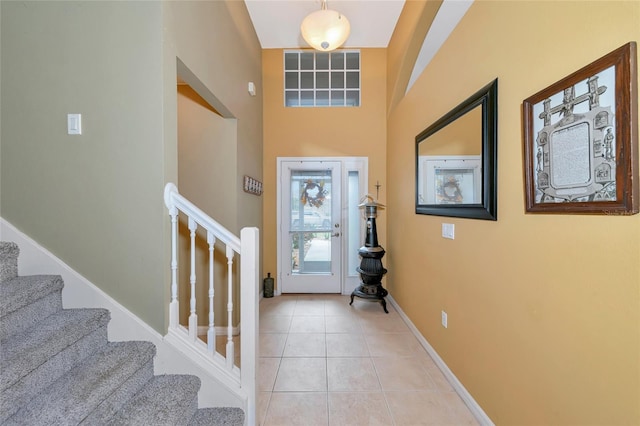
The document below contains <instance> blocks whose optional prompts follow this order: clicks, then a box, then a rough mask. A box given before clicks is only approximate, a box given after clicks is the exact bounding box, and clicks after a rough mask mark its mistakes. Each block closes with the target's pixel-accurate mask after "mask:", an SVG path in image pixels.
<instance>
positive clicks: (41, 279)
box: [0, 275, 64, 318]
mask: <svg viewBox="0 0 640 426" xmlns="http://www.w3.org/2000/svg"><path fill="white" fill-rule="evenodd" d="M63 286H64V282H63V281H62V277H61V276H60V275H28V276H24V277H14V278H11V279H8V280H6V281H3V282H2V283H0V298H2V303H1V304H0V318H1V317H4V316H5V315H8V314H10V313H13V312H15V311H17V310H19V309H21V308H23V307H25V306H27V305H29V304H31V303H33V302H35V301H36V300H38V299H41V298H43V297H44V296H46V295H48V294H50V293H54V292H58V291H62V287H63Z"/></svg>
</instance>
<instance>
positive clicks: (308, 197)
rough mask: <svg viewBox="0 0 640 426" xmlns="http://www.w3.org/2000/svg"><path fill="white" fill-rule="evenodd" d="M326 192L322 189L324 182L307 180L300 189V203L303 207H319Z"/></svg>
mask: <svg viewBox="0 0 640 426" xmlns="http://www.w3.org/2000/svg"><path fill="white" fill-rule="evenodd" d="M327 192H328V191H326V190H325V189H324V182H320V183H317V182H313V181H312V180H308V181H307V183H306V185H305V186H304V188H303V189H302V195H301V196H300V201H301V202H302V204H303V205H305V204H307V203H309V205H310V206H313V207H320V206H322V204H323V203H324V199H325V195H327Z"/></svg>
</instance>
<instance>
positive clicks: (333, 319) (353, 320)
mask: <svg viewBox="0 0 640 426" xmlns="http://www.w3.org/2000/svg"><path fill="white" fill-rule="evenodd" d="M324 323H325V327H326V332H327V333H361V332H362V328H360V321H358V318H357V317H356V316H355V315H348V316H347V315H327V316H325V318H324Z"/></svg>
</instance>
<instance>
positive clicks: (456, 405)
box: [441, 392, 479, 426]
mask: <svg viewBox="0 0 640 426" xmlns="http://www.w3.org/2000/svg"><path fill="white" fill-rule="evenodd" d="M441 394H442V397H443V398H444V399H445V400H446V401H447V403H448V404H449V410H450V415H451V419H452V420H453V421H455V422H456V424H458V425H474V426H475V425H478V424H479V423H478V421H477V420H476V418H475V417H474V416H473V414H471V411H470V410H469V408H468V407H467V406H466V404H465V403H464V402H463V401H462V398H460V396H458V394H457V393H455V392H442V393H441Z"/></svg>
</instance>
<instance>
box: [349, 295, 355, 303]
mask: <svg viewBox="0 0 640 426" xmlns="http://www.w3.org/2000/svg"><path fill="white" fill-rule="evenodd" d="M353 296H354V294H353V293H351V302H349V306H351V305H353Z"/></svg>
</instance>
